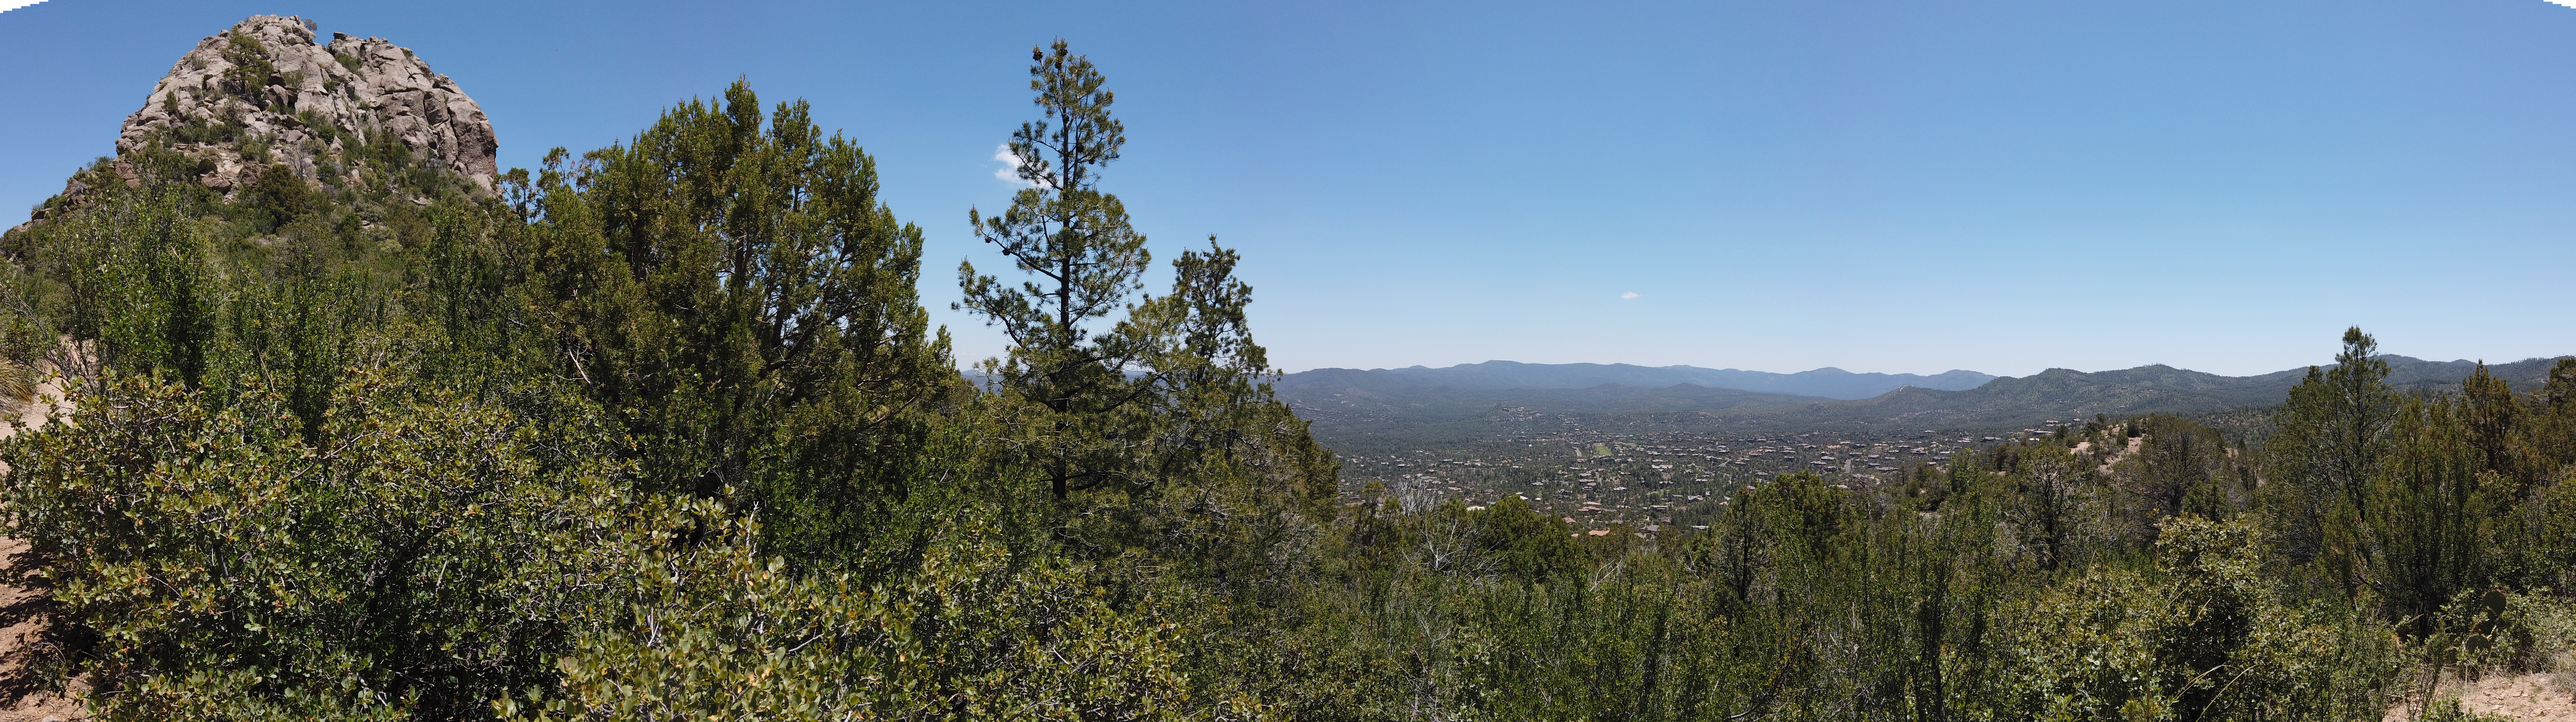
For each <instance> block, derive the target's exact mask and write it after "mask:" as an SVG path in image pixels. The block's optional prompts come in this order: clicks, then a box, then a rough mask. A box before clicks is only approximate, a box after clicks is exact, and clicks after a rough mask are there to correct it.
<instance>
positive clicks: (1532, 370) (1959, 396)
mask: <svg viewBox="0 0 2576 722" xmlns="http://www.w3.org/2000/svg"><path fill="white" fill-rule="evenodd" d="M2380 359H2381V360H2383V361H2386V362H2387V363H2388V365H2389V370H2390V374H2389V383H2390V385H2391V386H2394V387H2397V388H2400V389H2407V390H2432V389H2439V388H2445V387H2450V388H2456V387H2457V385H2458V384H2459V382H2460V379H2462V378H2466V377H2467V376H2468V375H2469V374H2470V373H2471V372H2472V371H2474V370H2475V369H2476V368H2477V362H2474V361H2465V360H2462V361H2447V362H2446V361H2425V360H2421V359H2414V358H2408V357H2405V356H2395V355H2389V356H2381V357H2380ZM2553 362H2554V359H2527V360H2523V361H2516V362H2512V363H2506V364H2498V365H2495V366H2491V367H2490V370H2491V372H2492V373H2494V374H2495V375H2496V376H2498V377H2500V378H2502V379H2504V380H2505V381H2506V382H2507V383H2509V384H2511V385H2512V386H2513V388H2515V389H2517V390H2528V389H2532V388H2537V387H2539V386H2540V385H2541V384H2542V383H2545V382H2546V381H2547V380H2548V374H2549V367H2550V365H2551V364H2552V363H2553ZM1674 368H1679V369H1688V368H1689V367H1671V368H1664V369H1657V368H1648V367H1642V366H1628V365H1624V364H1613V365H1597V364H1571V365H1565V366H1543V365H1538V364H1518V363H1512V362H1507V361H1496V362H1488V363H1483V364H1469V365H1462V366H1454V367H1450V368H1447V369H1422V368H1420V367H1416V368H1411V369H1380V370H1370V371H1359V370H1353V369H1316V370H1313V371H1306V372H1301V373H1295V374H1289V375H1287V376H1285V377H1282V378H1281V379H1280V380H1279V382H1278V384H1277V388H1278V391H1279V397H1280V398H1282V399H1285V400H1287V401H1289V402H1290V403H1292V404H1295V405H1297V407H1298V408H1299V409H1300V411H1301V413H1304V414H1305V415H1307V416H1309V417H1311V418H1313V419H1315V421H1316V423H1317V424H1319V425H1320V426H1319V428H1318V429H1317V430H1318V432H1319V433H1321V434H1323V435H1324V436H1326V437H1345V438H1347V436H1348V435H1349V434H1353V433H1390V432H1396V433H1401V432H1403V431H1404V430H1405V429H1406V427H1407V425H1408V424H1447V423H1454V422H1459V421H1464V420H1467V419H1470V418H1481V417H1482V416H1484V415H1487V414H1491V413H1495V412H1496V410H1497V409H1502V408H1525V409H1528V410H1532V411H1540V412H1547V413H1563V414H1664V415H1669V414H1673V413H1676V412H1695V413H1694V414H1693V415H1694V416H1697V417H1699V418H1697V419H1694V420H1695V421H1697V422H1700V423H1707V422H1710V421H1717V422H1722V423H1726V424H1731V425H1735V426H1740V427H1743V428H1746V429H1761V430H1786V429H1805V428H1822V427H1850V426H1867V425H1882V424H1885V425H1898V426H1913V427H1921V428H1926V429H1932V428H1938V429H1958V430H1988V429H2006V428H2021V427H2028V426H2033V425H2039V424H2044V423H2047V422H2050V421H2064V420H2072V419H2089V418H2092V417H2093V416H2094V415H2096V414H2101V415H2108V416H2111V417H2124V416H2134V415H2142V414H2155V413H2163V414H2178V415H2195V414H2210V413H2216V412H2222V411H2229V410H2236V409H2251V408H2263V407H2269V406H2273V405H2277V404H2279V403H2281V399H2282V398H2283V397H2284V396H2285V395H2286V394H2288V393H2289V390H2290V387H2292V386H2296V385H2298V383H2299V381H2300V379H2302V378H2304V377H2305V376H2306V374H2307V369H2305V368H2298V369H2289V370H2285V371H2278V372H2273V373H2268V374H2263V375H2260V376H2221V375H2218V374H2212V373H2205V372H2200V371H2191V370H2187V369H2177V368H2173V367H2171V366H2165V365H2161V364H2158V365H2152V366H2140V367H2137V368H2131V369H2120V370H2117V371H2095V372H2083V371H2073V370H2069V369H2049V370H2047V371H2043V372H2040V373H2037V374H2033V375H2030V376H2026V377H2018V378H2016V377H1994V378H1992V380H1991V381H1984V382H1982V385H1977V386H1974V387H1971V388H1962V389H1957V390H1943V389H1941V388H1938V387H1930V388H1927V387H1925V386H1922V385H1913V386H1903V387H1900V388H1896V389H1893V390H1889V391H1886V392H1883V393H1880V394H1878V395H1875V396H1872V397H1869V398H1859V399H1836V398H1830V397H1829V396H1828V395H1827V394H1824V393H1814V394H1809V395H1796V394H1789V393H1759V392H1755V391H1747V390H1737V389H1729V388H1712V387H1711V385H1710V384H1703V383H1697V382H1674V383H1668V384H1661V385H1656V384H1655V382H1656V381H1657V380H1660V378H1661V377H1659V376H1657V375H1656V374H1655V373H1649V372H1668V371H1669V372H1671V373H1672V374H1680V373H1684V372H1682V371H1674V370H1673V369H1674ZM1695 370H1696V371H1706V369H1695ZM1825 371H1834V370H1833V369H1819V370H1817V371H1808V372H1804V373H1802V374H1768V376H1772V377H1778V378H1780V379H1793V378H1796V377H1800V376H1807V375H1810V374H1821V373H1822V372H1825ZM1735 373H1739V374H1752V373H1759V372H1735ZM1835 373H1838V374H1843V375H1845V376H1853V377H1858V376H1862V375H1861V374H1848V373H1844V372H1840V371H1835ZM1970 374H1975V372H1969V371H1952V372H1949V373H1946V374H1939V375H1936V376H1930V377H1913V378H1917V379H1941V378H1943V377H1949V378H1950V380H1953V381H1955V380H1960V379H1964V378H1967V377H1968V376H1967V375H1970ZM1975 375H1976V376H1983V375H1982V374H1975ZM1587 376H1588V377H1589V378H1602V379H1608V380H1604V381H1598V382H1596V383H1594V384H1592V385H1589V386H1586V387H1582V388H1566V387H1563V386H1559V385H1556V384H1565V383H1573V382H1574V381H1576V380H1586V379H1587ZM1873 376H1882V377H1885V375H1883V374H1877V375H1873ZM1809 378H1830V376H1823V377H1819V376H1809ZM1888 378H1894V377H1888ZM1515 379H1519V380H1524V381H1523V382H1522V385H1520V386H1518V387H1513V386H1509V385H1508V384H1510V383H1512V381H1513V380H1515ZM1786 383H1787V382H1785V381H1784V382H1783V384H1784V385H1785V384H1786Z"/></svg>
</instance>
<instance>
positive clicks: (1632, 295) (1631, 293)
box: [1619, 0, 2576, 299]
mask: <svg viewBox="0 0 2576 722" xmlns="http://www.w3.org/2000/svg"><path fill="white" fill-rule="evenodd" d="M2571 1H2576V0H2571ZM1619 297H1620V298H1623V299H1625V298H1636V297H1637V292H1636V291H1629V292H1627V293H1622V294H1619Z"/></svg>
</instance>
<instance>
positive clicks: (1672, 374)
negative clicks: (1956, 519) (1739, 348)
mask: <svg viewBox="0 0 2576 722" xmlns="http://www.w3.org/2000/svg"><path fill="white" fill-rule="evenodd" d="M1325 378H1332V379H1346V380H1348V382H1350V383H1359V384H1364V385H1369V386H1430V387H1439V386H1446V387H1451V388H1458V389H1581V388H1591V387H1594V386H1599V385H1602V384H1618V385H1621V386H1634V387H1643V388H1662V387H1666V386H1678V385H1681V384H1690V385H1692V386H1700V387H1706V388H1712V389H1736V390H1739V391H1759V392H1763V393H1771V394H1793V395H1798V396H1818V397H1823V398H1828V399H1866V398H1869V397H1872V396H1877V395H1879V394H1883V393H1887V392H1889V391H1894V390H1897V389H1899V388H1903V387H1907V386H1913V387H1918V388H1926V389H1940V390H1943V391H1965V390H1968V389H1973V388H1976V387H1978V386H1983V385H1985V383H1986V382H1988V381H1993V380H1995V376H1994V375H1993V374H1981V373H1977V372H1975V371H1956V370H1953V371H1944V372H1941V373H1937V374H1933V375H1930V376H1918V375H1915V374H1880V373H1866V374H1856V373H1852V372H1849V371H1844V370H1842V369H1838V368H1833V367H1830V366H1828V367H1825V368H1820V369H1816V370H1814V371H1800V372H1797V373H1794V374H1777V373H1770V372H1767V371H1740V370H1736V369H1704V368H1700V367H1697V366H1634V365H1630V364H1525V363H1520V362H1517V361H1487V362H1484V363H1480V364H1459V365H1456V366H1451V367H1448V368H1437V369H1435V368H1426V367H1422V366H1413V367H1408V368H1400V369H1370V370H1366V371H1362V370H1358V369H1315V370H1313V371H1305V372H1300V373H1295V374H1289V375H1288V379H1290V380H1292V382H1303V381H1306V380H1320V379H1325Z"/></svg>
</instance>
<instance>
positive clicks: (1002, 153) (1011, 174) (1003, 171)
mask: <svg viewBox="0 0 2576 722" xmlns="http://www.w3.org/2000/svg"><path fill="white" fill-rule="evenodd" d="M0 1H5V0H0ZM993 160H997V161H1001V163H1002V167H1001V168H999V169H996V170H994V171H993V177H994V178H999V179H1001V180H1002V182H1004V183H1009V184H1011V185H1015V186H1034V185H1037V184H1035V183H1030V182H1028V181H1025V180H1021V179H1020V157H1019V156H1016V155H1011V144H1009V143H1003V144H1001V145H997V146H994V147H993Z"/></svg>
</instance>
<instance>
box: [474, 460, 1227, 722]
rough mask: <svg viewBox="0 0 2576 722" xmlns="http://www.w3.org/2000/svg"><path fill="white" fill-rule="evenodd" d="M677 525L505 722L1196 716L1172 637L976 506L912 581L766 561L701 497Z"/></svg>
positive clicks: (658, 528) (657, 533)
mask: <svg viewBox="0 0 2576 722" xmlns="http://www.w3.org/2000/svg"><path fill="white" fill-rule="evenodd" d="M671 513H673V514H674V515H675V520H676V522H677V523H666V524H660V525H648V526H647V527H645V528H646V529H649V531H648V532H638V533H635V534H632V535H630V537H629V538H628V540H627V546H628V547H629V548H639V549H650V550H654V551H651V552H649V553H647V554H645V555H644V556H642V557H641V558H640V559H638V560H637V561H638V564H639V566H638V567H637V568H636V569H634V570H633V573H634V574H635V575H636V579H637V580H638V581H637V584H636V587H635V589H634V591H633V592H632V594H633V597H632V603H631V606H630V607H629V608H630V610H631V611H629V612H628V613H627V614H625V615H623V617H622V618H620V619H617V620H615V621H614V622H613V623H611V624H608V625H606V626H604V627H602V628H600V629H599V631H597V632H594V633H591V634H586V635H583V636H582V637H581V638H580V639H578V640H577V641H576V642H575V643H574V645H573V646H574V648H573V650H572V651H571V652H570V653H569V654H566V655H565V656H563V657H562V658H561V661H560V664H561V667H562V670H563V682H562V691H561V692H560V693H557V694H556V695H555V696H554V697H553V698H552V699H542V700H541V699H537V698H535V697H536V695H537V694H538V693H537V692H534V691H532V693H531V698H529V699H526V700H507V701H503V702H500V703H499V704H498V705H497V707H498V709H499V711H500V712H501V716H502V717H503V718H505V719H602V720H630V719H641V720H680V719H772V720H808V719H810V720H823V719H851V718H853V717H861V718H869V719H929V718H946V719H1064V720H1088V719H1119V720H1146V719H1180V718H1188V717H1194V716H1197V715H1195V714H1192V713H1191V711H1190V709H1191V708H1190V706H1189V705H1187V704H1186V699H1187V691H1186V689H1185V685H1184V684H1183V681H1182V679H1181V678H1180V675H1179V673H1178V672H1177V671H1176V664H1177V662H1178V660H1179V656H1180V654H1179V652H1178V651H1177V650H1176V649H1175V646H1176V643H1177V642H1178V639H1177V638H1176V632H1177V631H1178V630H1176V629H1175V628H1174V627H1173V626H1172V625H1170V624H1164V623H1157V622H1156V621H1154V620H1153V619H1152V618H1150V616H1147V614H1139V613H1122V612H1120V611H1118V610H1115V609H1112V608H1111V607H1110V606H1109V605H1108V603H1107V602H1106V600H1105V599H1103V598H1102V596H1101V594H1100V592H1099V591H1098V590H1096V589H1090V588H1086V587H1085V586H1084V583H1083V578H1084V577H1085V576H1086V575H1085V574H1084V570H1083V569H1080V568H1077V567H1066V566H1064V565H1062V564H1061V563H1059V562H1055V561H1051V560H1048V559H1043V558H1038V559H1031V558H1021V557H1019V556H1018V555H1015V554H1013V553H1012V552H1011V551H1010V550H1009V549H1007V548H1006V547H1005V545H1002V544H999V543H996V541H995V540H994V530H993V528H992V527H991V525H990V523H989V522H987V521H983V520H979V519H977V518H975V517H974V513H973V512H971V511H969V512H966V513H965V514H964V515H963V517H962V518H957V519H953V520H952V521H953V523H951V524H946V525H943V527H942V531H941V533H940V534H939V535H938V538H937V539H935V540H934V541H933V542H932V546H931V550H930V552H929V554H928V555H927V557H925V558H924V559H923V561H922V565H921V568H920V571H919V572H918V573H916V574H913V575H910V576H908V577H906V578H905V579H904V580H902V581H901V582H898V583H896V584H894V585H875V586H867V587H862V586H860V585H859V583H857V582H855V581H854V580H853V579H852V578H851V577H850V576H848V575H846V574H838V575H828V576H827V575H812V574H798V573H797V572H794V571H792V570H790V569H789V568H788V565H787V563H786V561H785V560H783V559H778V558H769V559H766V560H764V559H762V558H761V557H760V556H759V555H758V554H757V553H756V538H757V536H758V535H757V534H756V532H755V530H754V527H755V526H756V525H755V524H753V523H751V522H750V521H749V520H747V519H743V518H740V517H736V516H733V515H731V514H728V513H726V512H725V511H724V510H723V509H722V508H721V507H718V506H716V505H714V504H713V503H711V502H688V503H685V504H682V505H681V506H680V507H679V508H677V509H675V510H673V511H672V512H671ZM680 534H688V535H693V536H698V537H700V538H701V541H698V542H695V543H687V542H682V541H680V539H679V535H680ZM1138 606H1141V607H1145V608H1147V609H1150V608H1152V607H1154V606H1156V605H1155V604H1154V603H1153V602H1152V601H1151V600H1147V601H1145V602H1143V603H1141V604H1139V605H1138Z"/></svg>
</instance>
